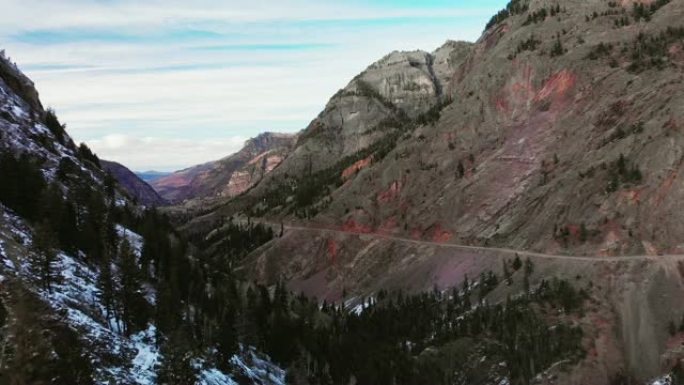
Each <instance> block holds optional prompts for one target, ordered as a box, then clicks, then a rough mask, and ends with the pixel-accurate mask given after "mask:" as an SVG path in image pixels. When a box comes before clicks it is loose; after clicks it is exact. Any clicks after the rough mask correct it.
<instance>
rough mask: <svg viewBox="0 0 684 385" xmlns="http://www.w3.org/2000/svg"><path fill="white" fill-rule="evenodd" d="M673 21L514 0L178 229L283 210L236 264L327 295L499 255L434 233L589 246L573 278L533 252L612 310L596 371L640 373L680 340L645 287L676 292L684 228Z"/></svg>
mask: <svg viewBox="0 0 684 385" xmlns="http://www.w3.org/2000/svg"><path fill="white" fill-rule="evenodd" d="M635 3H636V5H635ZM682 16H684V4H683V3H681V2H676V1H671V2H670V1H654V2H648V3H647V4H642V3H639V2H634V1H622V2H608V1H599V0H592V1H579V0H578V1H574V0H573V1H566V2H562V3H558V2H553V1H544V0H531V1H521V0H516V1H513V2H511V3H510V4H509V6H508V7H507V9H506V10H504V11H502V12H501V13H499V14H498V15H497V16H495V17H494V18H493V19H492V22H491V23H490V24H489V25H488V27H487V29H486V30H485V32H484V33H483V35H482V37H481V38H480V39H479V40H478V41H477V42H476V43H475V44H466V43H464V44H459V43H448V44H447V45H446V46H445V47H442V48H440V49H438V50H437V51H436V52H435V53H433V54H430V55H426V54H424V53H416V52H404V53H401V52H395V53H393V54H390V55H388V56H387V57H385V58H383V59H382V60H380V61H379V62H378V63H376V64H373V65H371V66H370V67H368V69H367V70H366V71H364V72H363V73H362V74H360V75H359V76H357V77H356V78H355V79H353V80H352V81H351V82H350V84H349V85H348V86H347V87H345V89H343V90H341V91H340V92H339V93H338V94H336V95H334V96H333V97H332V98H331V100H330V101H329V103H328V105H327V106H326V108H325V110H324V111H323V112H321V114H320V115H319V116H318V117H317V118H315V119H314V120H313V121H312V123H311V124H310V126H309V127H308V128H306V129H305V130H304V131H303V132H302V133H301V134H300V138H299V140H298V143H297V146H296V148H295V149H294V150H293V152H292V154H291V155H290V156H289V157H288V158H287V159H285V160H284V161H283V162H282V164H281V165H280V166H279V167H278V168H277V169H276V170H274V172H272V173H270V174H269V175H267V176H266V177H265V178H264V179H263V181H261V182H260V183H259V184H258V185H256V186H255V187H254V188H252V189H251V190H249V191H248V192H247V193H246V194H244V195H242V196H239V197H237V198H235V199H232V200H229V201H225V202H224V204H223V205H221V206H220V207H218V208H216V209H215V210H214V211H213V213H212V215H203V216H201V217H198V218H196V219H195V220H193V221H190V222H189V223H188V224H187V225H186V226H185V228H186V229H187V231H193V229H198V228H202V227H203V226H212V223H213V221H216V220H218V219H220V218H224V217H228V216H236V215H240V214H242V215H245V216H247V217H249V218H251V220H255V219H254V218H255V217H256V218H259V217H260V218H262V220H263V221H265V222H267V223H273V224H274V227H275V228H276V229H277V228H278V226H279V224H280V223H284V224H285V227H286V231H285V232H284V236H283V237H282V238H278V239H276V240H274V241H273V242H271V243H269V244H267V245H266V246H264V247H262V248H260V249H259V250H257V251H256V252H254V253H252V254H251V255H250V256H249V257H248V258H247V259H246V260H245V261H244V262H243V263H242V268H243V269H244V271H245V272H246V273H247V274H248V275H250V276H252V277H254V278H255V279H258V280H259V281H260V282H265V283H275V282H277V281H278V280H281V279H285V280H287V281H288V282H289V287H290V288H291V289H293V290H295V291H297V290H303V291H304V292H306V293H307V294H309V295H315V296H318V297H323V298H327V299H328V300H340V299H343V300H348V299H349V298H350V297H356V298H359V297H361V298H364V297H367V296H371V295H373V294H374V293H377V291H378V290H380V289H386V288H388V287H391V288H395V289H396V288H399V287H401V288H407V287H412V288H413V289H415V290H425V289H429V288H430V287H431V286H433V285H435V284H437V285H438V286H439V288H442V289H444V288H448V287H451V286H453V285H458V284H460V283H461V282H462V281H463V279H464V277H465V274H467V275H468V276H470V277H473V276H478V275H479V274H480V273H482V272H484V271H486V270H487V269H490V268H494V267H496V266H500V260H499V259H497V258H494V260H493V261H490V260H489V259H487V258H484V257H483V258H478V257H477V254H476V255H475V256H460V255H459V254H458V253H453V252H449V251H448V250H449V249H446V250H447V251H439V252H437V251H432V249H433V248H436V247H437V246H431V245H430V244H428V243H430V242H433V243H444V244H447V245H448V244H459V245H469V246H478V247H482V248H484V249H483V250H481V252H482V253H484V254H486V255H489V254H490V253H491V254H493V255H494V256H496V255H498V254H497V253H496V252H495V251H492V252H488V251H487V250H490V249H489V248H492V247H494V248H497V247H498V248H510V249H515V250H520V251H521V252H527V251H534V252H537V253H540V254H543V255H552V256H553V255H560V256H570V257H571V256H586V257H588V258H589V259H587V260H585V259H581V260H580V261H582V264H584V266H583V267H581V269H580V270H582V272H580V273H578V272H577V268H575V267H573V266H574V264H575V263H576V260H574V259H568V260H567V261H568V262H565V261H566V259H563V258H561V259H551V260H550V262H549V261H547V260H546V259H542V260H541V262H538V263H539V264H540V265H542V266H545V267H543V268H541V269H542V270H544V272H545V275H546V276H560V277H565V278H568V279H572V278H574V277H575V276H581V277H582V279H587V280H588V282H593V283H596V284H597V285H600V286H601V289H600V290H598V293H597V296H598V297H597V298H595V301H597V302H598V303H600V304H601V306H600V308H601V309H613V310H610V311H609V312H608V313H602V312H603V310H600V311H598V313H592V314H588V315H586V316H585V318H583V319H582V320H580V322H583V323H584V322H587V323H591V322H593V321H592V319H593V318H592V317H599V318H601V319H604V318H603V317H608V319H606V320H605V322H607V324H608V325H610V326H609V327H608V329H607V330H604V331H603V332H601V333H607V335H609V336H610V337H606V338H608V339H609V340H610V341H611V342H610V343H611V344H614V345H611V346H613V347H606V346H604V347H603V348H599V349H598V352H597V353H596V354H597V355H596V357H595V361H592V362H591V363H587V365H590V366H591V367H594V368H600V369H596V370H598V371H599V372H600V373H602V374H601V375H600V376H599V377H598V378H602V379H603V380H598V381H596V383H605V382H604V381H607V380H606V378H607V377H608V376H609V374H610V372H614V371H618V370H625V371H628V372H631V373H633V375H635V376H636V377H637V378H638V379H639V380H646V379H648V378H649V377H651V376H655V375H657V374H658V373H659V372H661V370H662V368H661V365H664V364H663V362H670V361H668V360H669V359H671V357H672V356H673V355H674V356H676V355H677V354H679V353H681V352H679V350H678V348H676V347H675V346H677V343H676V342H673V340H671V339H670V337H669V336H668V335H667V333H666V332H665V331H663V330H664V329H665V327H664V326H663V324H661V321H660V320H661V319H669V318H672V319H678V318H679V317H680V316H679V315H678V314H675V313H676V311H675V310H673V309H675V308H676V309H679V308H681V306H682V305H681V304H680V303H679V302H677V304H676V305H675V304H673V305H672V306H673V307H672V308H671V307H669V306H667V307H666V308H667V309H668V310H665V309H664V308H662V307H661V305H660V304H659V301H658V300H657V299H656V298H663V297H665V298H670V299H673V300H674V299H675V298H676V301H680V300H681V298H684V294H683V293H684V291H683V290H684V274H682V273H681V267H680V262H679V260H678V259H677V258H671V257H668V255H679V254H681V253H682V250H681V247H682V246H681V242H682V239H684V233H683V232H684V229H683V228H682V227H681V225H680V221H679V216H678V214H676V213H677V212H678V208H679V205H680V203H679V202H681V201H682V198H683V197H682V194H684V190H682V188H681V184H680V183H678V182H677V180H678V176H679V174H680V172H681V171H682V162H681V160H682V156H681V153H682V148H683V147H682V145H683V144H684V143H683V141H684V137H683V136H682V135H681V134H680V129H679V127H680V126H681V124H682V122H681V121H682V116H684V110H682V108H681V106H682V105H683V104H682V102H683V99H684V89H683V88H682V87H681V80H682V69H683V66H684V57H683V56H682V55H681V52H682V49H683V48H684V45H683V40H682V39H683V38H684V32H682V31H683V29H682V27H683V25H682V22H681V20H683V18H682ZM445 50H446V51H445ZM446 52H448V54H447V53H446ZM439 57H442V58H448V60H446V59H443V61H441V63H446V65H443V66H441V67H437V64H439V63H440V60H438V58H439ZM431 58H436V59H434V60H432V59H431ZM431 72H434V73H435V76H429V74H430V73H431ZM405 79H412V82H413V83H416V84H418V86H412V85H411V86H408V85H406V84H407V83H406V82H405ZM435 80H439V81H435ZM437 85H439V86H437ZM439 90H441V91H439ZM400 91H401V92H400ZM202 214H205V213H204V212H203V213H202ZM288 227H289V230H287V228H288ZM301 228H304V229H307V230H306V231H303V230H300V229H301ZM331 231H341V232H342V233H334V232H333V233H331ZM385 236H391V237H396V238H399V239H401V240H402V241H398V240H387V239H384V238H383V237H385ZM403 240H408V241H416V242H426V243H410V242H409V243H405V242H404V241H403ZM435 250H441V249H438V248H437V249H435ZM661 254H663V255H664V256H663V258H661V259H659V258H658V256H659V255H661ZM630 255H631V256H635V257H636V258H634V260H632V261H630V260H627V261H625V260H623V259H617V260H615V261H612V260H611V259H606V257H611V256H630ZM592 257H594V258H595V261H594V262H592V259H591V258H592ZM618 262H619V264H617V263H618ZM616 264H617V265H616ZM613 269H618V270H620V271H622V269H625V271H626V272H625V273H624V274H623V273H622V272H620V273H617V272H615V271H614V270H613ZM641 269H643V270H641ZM452 270H453V271H452ZM500 270H501V269H499V271H500ZM539 278H542V277H539ZM658 285H663V286H664V287H666V288H662V287H660V286H658ZM654 286H658V288H656V287H654ZM660 290H662V291H660ZM637 291H639V292H643V293H648V294H646V297H643V298H641V297H636V296H635V293H636V292H637ZM345 294H346V295H345ZM663 311H665V312H666V313H667V314H664V313H661V312H663ZM670 311H671V312H670ZM668 312H669V313H668ZM637 320H638V321H637ZM602 322H603V321H602ZM601 333H599V334H601ZM677 338H681V335H678V337H677ZM676 341H678V340H676ZM602 349H603V350H602ZM678 352H679V353H678ZM620 368H622V369H620ZM580 372H581V371H580ZM588 373H590V371H587V372H585V373H583V374H582V373H580V374H577V373H575V374H573V375H572V376H570V377H569V378H565V379H564V380H563V381H565V382H567V383H575V382H573V381H579V383H591V381H590V379H591V378H592V375H590V374H588ZM575 375H577V376H579V377H573V376H575ZM577 378H583V380H584V381H587V382H583V381H582V380H577ZM573 379H574V380H573Z"/></svg>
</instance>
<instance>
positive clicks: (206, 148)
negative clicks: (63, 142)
mask: <svg viewBox="0 0 684 385" xmlns="http://www.w3.org/2000/svg"><path fill="white" fill-rule="evenodd" d="M245 140H246V138H244V137H240V136H234V137H229V138H216V139H202V140H189V139H168V138H155V137H134V136H129V135H125V134H111V135H107V136H105V137H103V138H100V139H93V140H90V141H88V145H89V146H90V147H91V149H92V150H93V151H94V152H95V153H97V154H98V156H99V157H100V158H102V159H106V160H113V161H116V162H119V163H123V164H125V165H126V166H127V167H129V168H130V169H132V170H136V171H146V170H157V171H175V170H179V169H181V168H184V167H186V166H187V165H188V164H200V163H204V162H206V161H207V160H216V159H221V158H223V157H225V156H226V155H227V154H232V153H234V152H236V151H238V150H239V149H240V148H242V146H243V145H244V142H245Z"/></svg>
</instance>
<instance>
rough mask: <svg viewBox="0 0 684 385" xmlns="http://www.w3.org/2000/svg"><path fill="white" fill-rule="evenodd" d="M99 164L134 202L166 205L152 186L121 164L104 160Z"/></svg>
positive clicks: (148, 204) (146, 204)
mask: <svg viewBox="0 0 684 385" xmlns="http://www.w3.org/2000/svg"><path fill="white" fill-rule="evenodd" d="M100 163H101V164H102V167H103V168H104V169H105V170H106V171H108V172H109V173H111V174H112V175H113V176H114V177H115V178H116V180H117V181H118V182H119V184H120V185H121V187H123V188H124V190H126V192H127V193H128V195H129V196H130V197H131V198H132V199H133V200H134V201H136V202H138V203H139V204H141V205H144V206H161V205H164V204H166V201H164V198H162V197H161V196H159V194H157V192H156V191H154V189H153V188H152V186H150V185H149V184H147V183H146V182H144V181H143V180H142V179H140V178H139V177H138V176H137V175H136V174H135V173H133V172H132V171H131V170H129V169H128V168H126V167H125V166H123V165H122V164H119V163H116V162H110V161H104V160H101V161H100Z"/></svg>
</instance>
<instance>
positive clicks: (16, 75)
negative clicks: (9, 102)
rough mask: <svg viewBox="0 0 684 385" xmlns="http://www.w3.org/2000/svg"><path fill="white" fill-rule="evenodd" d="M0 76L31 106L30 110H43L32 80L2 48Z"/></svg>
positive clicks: (0, 52) (41, 111)
mask: <svg viewBox="0 0 684 385" xmlns="http://www.w3.org/2000/svg"><path fill="white" fill-rule="evenodd" d="M0 77H1V78H2V79H3V80H4V82H5V83H6V84H7V85H8V86H9V88H10V89H11V90H12V91H13V92H14V93H15V94H16V95H18V96H19V97H21V98H22V99H23V100H24V102H26V103H27V104H28V105H29V106H30V107H31V110H32V111H34V112H36V113H38V114H42V113H43V112H44V111H43V105H42V104H41V103H40V98H39V97H38V91H36V88H35V86H34V84H33V82H32V81H31V79H29V78H28V77H27V76H26V75H24V74H23V73H22V72H21V71H20V70H19V68H18V67H17V65H16V64H15V63H12V61H10V59H9V58H8V57H6V56H5V51H4V50H1V51H0Z"/></svg>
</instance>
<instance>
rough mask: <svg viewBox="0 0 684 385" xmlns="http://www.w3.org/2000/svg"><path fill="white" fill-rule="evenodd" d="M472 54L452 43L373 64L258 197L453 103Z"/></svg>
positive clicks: (259, 188) (303, 136)
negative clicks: (455, 79)
mask: <svg viewBox="0 0 684 385" xmlns="http://www.w3.org/2000/svg"><path fill="white" fill-rule="evenodd" d="M471 48H472V43H467V42H454V41H448V42H447V43H445V44H444V45H443V46H441V47H440V48H438V49H437V50H436V51H435V52H433V53H428V52H424V51H410V52H399V51H395V52H392V53H390V54H388V55H386V56H385V57H383V58H382V59H380V60H379V61H377V62H375V63H373V64H371V65H370V66H369V67H368V68H367V69H366V70H364V71H363V72H362V73H360V74H359V75H357V76H356V77H355V78H354V79H353V80H352V81H350V82H349V83H348V84H347V86H345V87H344V88H343V89H341V90H340V91H339V92H337V93H336V94H335V95H334V96H333V97H332V98H331V99H330V100H329V101H328V104H327V105H326V107H325V109H324V110H323V111H322V112H321V113H320V114H319V115H318V116H317V117H316V118H315V119H314V120H313V121H312V122H311V123H310V124H309V126H308V127H307V128H305V129H304V130H303V131H302V132H301V133H300V135H299V140H298V142H297V146H296V147H295V149H294V150H293V151H292V153H291V154H290V156H288V158H287V159H286V160H285V161H284V162H283V164H282V165H281V166H280V167H278V169H277V170H276V171H275V172H273V173H271V174H270V175H268V176H267V177H266V178H265V180H264V183H259V184H258V185H256V186H255V188H254V189H255V190H256V191H255V192H254V194H253V195H259V194H264V193H267V192H268V190H269V189H270V188H271V187H273V186H275V185H293V184H296V179H298V178H299V177H300V176H302V175H307V174H311V173H315V172H317V171H321V170H325V169H327V168H330V167H332V166H333V165H335V164H337V163H338V162H339V161H340V160H341V159H344V158H345V157H349V156H354V155H355V154H357V153H359V151H363V150H364V149H367V148H369V147H370V146H372V145H378V144H379V143H380V142H382V141H383V140H385V139H386V138H388V137H389V136H393V135H397V134H398V132H399V131H401V128H402V124H403V123H402V122H403V121H404V120H406V119H412V118H416V117H419V116H420V115H423V114H426V113H428V112H429V111H431V110H434V109H436V108H437V107H438V106H439V105H441V104H443V103H447V102H450V101H451V94H445V91H446V90H449V89H450V86H449V84H450V81H451V80H450V79H451V77H452V76H453V73H454V70H455V69H456V68H459V67H460V66H461V64H462V63H463V61H464V60H465V59H466V58H467V53H468V52H469V51H470V49H471Z"/></svg>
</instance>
